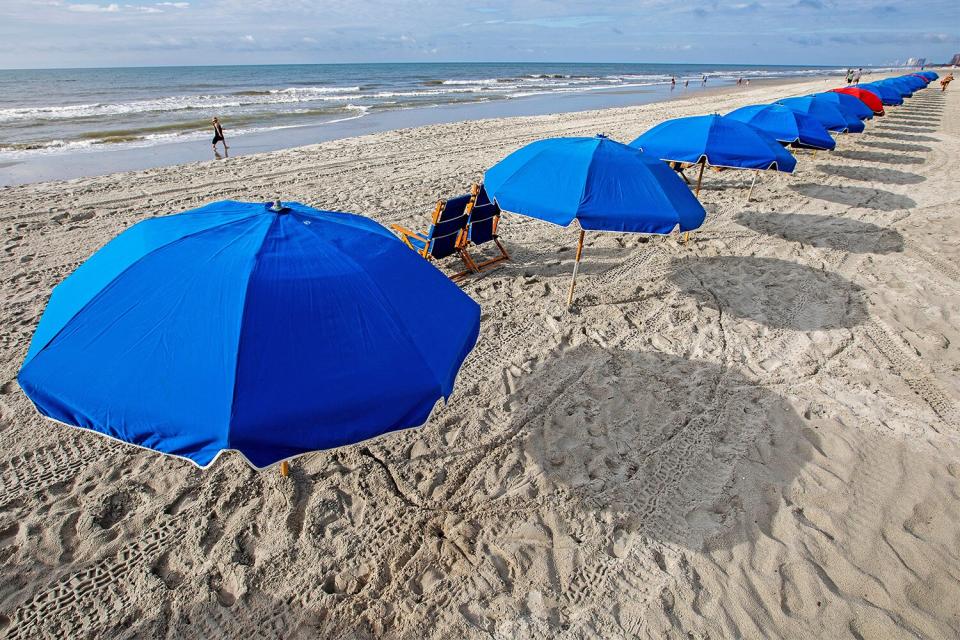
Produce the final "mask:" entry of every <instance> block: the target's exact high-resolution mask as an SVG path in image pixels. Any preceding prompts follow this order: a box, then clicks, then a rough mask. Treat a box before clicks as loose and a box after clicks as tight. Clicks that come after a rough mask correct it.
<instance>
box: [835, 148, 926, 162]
mask: <svg viewBox="0 0 960 640" xmlns="http://www.w3.org/2000/svg"><path fill="white" fill-rule="evenodd" d="M834 153H835V154H836V155H838V156H839V157H841V158H846V159H847V160H860V161H863V162H883V163H885V164H923V163H924V162H926V160H924V159H923V158H918V157H916V156H908V155H904V154H902V153H881V152H878V151H856V150H853V149H849V150H846V149H845V150H842V151H834Z"/></svg>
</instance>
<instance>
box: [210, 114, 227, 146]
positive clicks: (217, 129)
mask: <svg viewBox="0 0 960 640" xmlns="http://www.w3.org/2000/svg"><path fill="white" fill-rule="evenodd" d="M218 142H222V143H223V155H227V149H229V148H230V147H228V146H227V139H226V138H224V137H223V125H221V124H220V119H219V118H214V119H213V153H214V155H218V154H217V143H218Z"/></svg>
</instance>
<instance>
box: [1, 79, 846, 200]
mask: <svg viewBox="0 0 960 640" xmlns="http://www.w3.org/2000/svg"><path fill="white" fill-rule="evenodd" d="M831 79H836V80H842V77H841V76H837V75H836V74H831V73H824V74H823V75H813V76H804V77H800V78H798V77H781V78H753V79H751V83H750V85H749V86H737V85H736V84H735V83H732V82H727V81H721V82H722V84H720V83H718V84H716V85H708V86H707V87H705V88H704V87H701V86H691V87H690V88H687V89H684V88H683V87H682V86H679V85H678V87H677V88H676V89H675V90H673V91H671V90H670V89H669V85H666V84H663V85H650V86H646V87H643V88H641V89H630V90H623V89H616V88H611V89H607V90H598V91H586V92H582V93H576V92H575V93H569V94H551V95H545V96H537V97H527V98H519V99H508V100H494V101H489V102H477V103H466V104H449V105H440V106H434V107H415V108H409V109H397V110H390V111H379V112H372V113H366V114H365V115H362V116H358V117H348V118H344V119H343V120H340V121H337V122H322V123H319V124H315V125H309V124H307V125H296V126H291V127H288V128H284V129H274V130H271V131H269V132H264V133H248V134H244V135H241V136H237V137H231V136H230V130H229V128H227V131H226V133H227V138H228V140H229V142H230V151H231V153H233V154H235V155H232V156H231V157H230V158H228V160H229V159H237V158H240V157H249V156H251V155H257V154H262V153H271V152H275V151H284V150H290V149H297V148H302V147H309V146H312V145H316V144H322V143H324V142H331V141H334V140H342V139H346V138H353V137H358V136H365V135H371V134H377V133H383V132H387V131H395V130H405V129H411V128H417V127H424V126H431V125H436V124H456V123H463V124H467V123H471V122H477V121H486V120H492V119H501V118H513V117H526V116H547V115H555V114H566V113H583V112H591V111H597V110H603V109H615V108H629V107H638V106H643V105H649V104H659V103H664V102H673V101H677V100H689V99H698V98H701V97H710V96H715V95H725V94H727V93H736V92H742V91H746V90H749V89H750V88H763V87H774V86H784V85H790V84H794V83H798V82H800V83H803V82H810V81H817V80H831ZM715 82H716V81H715ZM595 105H598V106H595ZM225 124H227V125H228V126H229V122H228V121H227V122H226V123H225ZM302 140H309V142H305V143H300V142H301V141H302ZM210 155H211V152H210V150H209V144H208V142H207V141H206V138H204V139H200V140H188V141H181V142H172V143H164V144H158V145H154V146H142V147H141V146H135V147H128V148H118V149H110V148H97V149H83V150H76V151H73V152H60V153H37V154H31V155H26V156H23V157H22V158H11V159H4V160H2V161H0V188H3V187H7V186H15V185H21V184H32V183H37V182H51V181H58V180H72V179H76V178H89V177H100V176H105V175H109V174H111V173H119V172H136V171H142V170H148V169H157V168H163V167H170V166H177V165H183V164H191V163H196V162H201V163H202V162H206V161H208V160H209V158H208V156H210ZM217 160H219V158H218V159H217ZM91 166H93V167H96V168H91Z"/></svg>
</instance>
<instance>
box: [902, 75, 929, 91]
mask: <svg viewBox="0 0 960 640" xmlns="http://www.w3.org/2000/svg"><path fill="white" fill-rule="evenodd" d="M900 79H901V80H903V81H904V82H905V83H906V84H907V85H908V86H909V87H910V88H912V89H913V90H914V91H919V90H920V89H924V88H926V86H927V79H926V78H922V77H920V76H918V75H909V76H901V77H900Z"/></svg>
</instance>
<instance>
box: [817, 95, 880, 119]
mask: <svg viewBox="0 0 960 640" xmlns="http://www.w3.org/2000/svg"><path fill="white" fill-rule="evenodd" d="M813 97H814V98H819V99H821V100H826V101H827V102H832V103H833V104H835V105H838V106H839V107H840V108H841V109H842V110H846V111H847V112H849V113H852V114H853V115H854V116H856V117H857V118H858V119H860V120H872V119H873V109H871V108H870V107H868V106H867V105H866V103H865V102H864V101H863V100H861V99H860V98H857V97H855V96H851V95H848V94H846V93H837V92H834V91H825V92H823V93H814V94H813Z"/></svg>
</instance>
